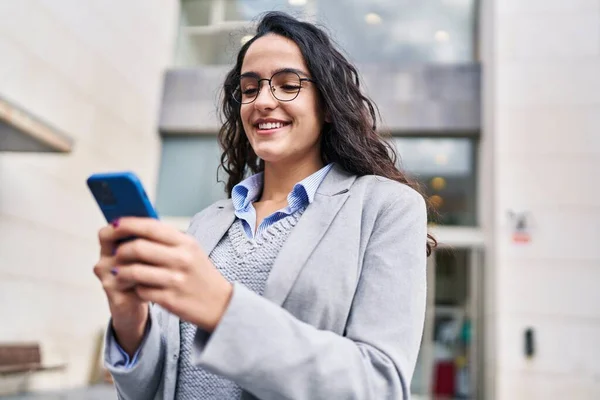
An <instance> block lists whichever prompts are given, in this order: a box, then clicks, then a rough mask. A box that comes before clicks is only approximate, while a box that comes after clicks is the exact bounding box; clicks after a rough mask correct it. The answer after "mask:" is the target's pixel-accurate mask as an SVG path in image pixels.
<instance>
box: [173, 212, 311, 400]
mask: <svg viewBox="0 0 600 400" xmlns="http://www.w3.org/2000/svg"><path fill="white" fill-rule="evenodd" d="M304 210H305V208H301V209H300V210H298V211H296V212H295V213H293V214H291V215H289V216H288V217H286V218H283V219H281V220H279V221H277V222H275V223H274V224H273V225H271V226H270V227H268V228H267V229H266V230H265V231H263V232H262V233H261V234H260V235H259V236H258V237H256V238H255V239H254V240H252V239H249V238H248V237H247V236H246V233H245V232H244V227H243V225H242V221H241V220H239V219H237V220H236V221H235V222H234V223H233V224H232V225H231V227H230V228H229V231H228V232H227V234H225V236H223V238H222V239H221V241H220V242H219V244H217V246H216V247H215V249H214V250H213V251H212V253H211V254H210V259H211V260H212V262H213V263H214V264H215V266H216V267H217V269H218V270H219V271H220V272H221V274H223V276H224V277H225V278H226V279H227V280H229V281H230V282H239V283H242V284H243V285H245V286H246V287H248V288H249V289H251V290H253V291H254V292H256V293H258V294H260V295H262V294H263V291H264V289H265V283H266V282H267V278H268V277H269V273H270V272H271V267H272V266H273V263H274V261H275V258H276V257H277V254H279V250H280V249H281V247H282V246H283V244H284V242H285V241H286V239H287V237H288V236H289V234H290V231H291V230H292V228H293V227H294V226H295V225H296V223H297V222H298V219H299V218H300V216H301V215H302V213H303V212H304ZM179 326H180V331H181V350H180V357H179V368H178V376H177V392H176V395H175V398H176V399H177V400H229V399H239V398H240V396H241V393H242V389H241V388H240V387H238V386H237V385H236V384H235V383H234V382H232V381H230V380H227V379H225V378H223V377H220V376H218V375H215V374H212V373H210V372H207V371H205V370H203V369H202V368H200V367H196V366H194V365H193V364H192V353H191V350H192V344H193V341H194V337H195V334H196V329H197V327H196V326H194V325H192V324H190V323H187V322H184V321H181V322H180V325H179Z"/></svg>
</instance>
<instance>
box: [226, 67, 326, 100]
mask: <svg viewBox="0 0 600 400" xmlns="http://www.w3.org/2000/svg"><path fill="white" fill-rule="evenodd" d="M262 81H267V82H269V89H270V90H271V94H272V95H273V97H275V98H276V99H277V100H279V101H292V100H294V99H295V98H296V97H298V94H299V93H300V89H302V82H304V81H308V82H315V81H313V80H312V79H309V78H301V77H300V75H298V73H296V72H293V71H280V72H277V73H275V74H274V75H273V76H272V77H271V79H266V78H263V79H259V78H258V77H256V76H252V75H244V76H242V77H240V81H239V84H238V86H237V88H236V89H235V90H234V92H233V98H234V100H235V101H237V102H238V103H241V104H250V103H252V102H253V101H254V100H256V98H257V97H258V95H259V93H260V89H261V86H262V84H261V82H262Z"/></svg>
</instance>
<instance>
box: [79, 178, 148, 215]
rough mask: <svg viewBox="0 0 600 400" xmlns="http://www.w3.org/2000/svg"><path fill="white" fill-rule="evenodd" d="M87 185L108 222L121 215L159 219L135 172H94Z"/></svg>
mask: <svg viewBox="0 0 600 400" xmlns="http://www.w3.org/2000/svg"><path fill="white" fill-rule="evenodd" d="M87 185H88V187H89V189H90V191H91V192H92V195H93V196H94V198H95V199H96V203H98V206H99V207H100V210H101V211H102V214H104V218H106V222H109V223H110V222H112V221H114V220H115V219H117V218H121V217H149V218H155V219H158V214H157V213H156V210H155V209H154V207H153V206H152V203H151V202H150V200H149V199H148V195H147V194H146V191H145V190H144V186H143V185H142V182H141V181H140V179H139V178H138V177H137V176H136V175H135V174H134V173H133V172H128V171H125V172H110V173H103V174H93V175H91V176H90V177H89V178H88V179H87Z"/></svg>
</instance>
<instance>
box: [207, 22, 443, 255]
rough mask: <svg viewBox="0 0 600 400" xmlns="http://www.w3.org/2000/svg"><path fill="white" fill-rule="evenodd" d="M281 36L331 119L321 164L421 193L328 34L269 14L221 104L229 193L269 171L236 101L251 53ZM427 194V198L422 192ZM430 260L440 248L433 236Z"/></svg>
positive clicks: (228, 79) (230, 79)
mask: <svg viewBox="0 0 600 400" xmlns="http://www.w3.org/2000/svg"><path fill="white" fill-rule="evenodd" d="M267 34H276V35H280V36H283V37H285V38H288V39H291V40H292V41H294V42H295V43H296V45H298V47H299V48H300V51H301V53H302V56H303V57H304V60H305V61H306V64H307V66H308V70H309V72H310V74H311V77H312V79H314V80H315V81H316V82H317V85H316V87H317V88H318V92H319V95H320V98H321V104H322V105H323V106H324V108H325V111H326V113H327V115H328V116H329V118H328V119H330V120H331V122H325V123H324V126H323V129H322V132H321V158H322V161H323V163H324V164H329V163H332V162H335V163H337V164H339V165H340V167H342V168H343V169H344V170H346V171H348V172H350V173H352V174H355V175H357V176H363V175H379V176H383V177H386V178H389V179H392V180H395V181H398V182H401V183H403V184H406V185H408V186H410V187H412V188H413V189H415V190H417V191H419V192H421V191H420V190H419V186H418V184H417V183H416V182H415V181H412V180H411V179H409V178H408V177H407V176H406V174H404V173H403V172H402V171H400V170H399V169H398V168H397V167H396V158H397V157H396V152H395V150H394V148H393V146H391V145H390V144H389V143H388V142H387V141H385V140H383V138H382V136H380V134H379V133H378V132H377V116H379V110H378V109H377V106H376V105H375V104H374V103H373V102H372V101H371V100H370V99H369V98H368V97H367V96H365V95H364V94H363V93H362V92H361V89H360V80H359V74H358V71H357V69H356V68H355V67H354V66H353V65H352V64H351V63H350V62H349V61H348V60H347V59H346V57H344V55H343V54H342V53H341V52H340V51H338V50H337V49H336V47H335V45H334V44H333V43H332V41H331V39H330V38H329V36H328V35H327V33H326V32H325V31H324V30H322V29H320V28H319V27H317V26H315V25H313V24H311V23H308V22H303V21H300V20H298V19H296V18H294V17H292V16H290V15H288V14H285V13H282V12H269V13H266V14H265V15H264V16H263V17H262V19H261V20H260V22H259V23H258V26H257V28H256V34H255V36H254V37H253V38H252V39H251V40H249V41H248V42H246V43H245V44H244V45H243V46H242V48H241V49H240V51H239V53H238V56H237V60H236V64H235V66H234V67H233V69H232V70H231V71H229V73H228V74H227V77H226V78H225V83H224V85H223V92H222V95H223V99H222V104H221V111H222V119H223V120H222V122H223V126H222V127H221V129H220V131H219V143H220V145H221V147H222V148H223V150H224V152H223V154H222V155H221V168H223V170H224V171H225V172H226V173H227V174H228V176H229V177H228V181H227V184H226V187H225V191H226V192H227V195H228V196H231V191H232V189H233V187H234V186H235V185H237V184H238V183H240V182H241V181H242V180H243V179H244V177H245V176H246V174H247V173H253V174H255V173H258V172H261V171H263V169H264V163H263V162H262V161H261V160H260V159H259V158H258V156H257V155H256V153H255V152H254V150H253V149H252V146H251V145H250V142H249V141H248V138H247V137H246V133H245V132H244V128H243V126H242V120H241V118H240V104H239V103H238V102H237V101H236V100H235V99H234V98H233V94H234V91H235V90H236V89H237V86H238V82H239V76H240V74H241V68H242V63H243V61H244V57H245V55H246V52H247V51H248V48H249V47H250V46H251V45H252V43H254V41H256V40H257V39H258V38H260V37H262V36H265V35H267ZM421 193H422V192H421ZM427 237H428V241H427V255H430V254H431V251H432V249H433V248H434V247H435V246H436V245H437V242H436V240H435V239H434V238H433V236H431V235H430V234H428V235H427Z"/></svg>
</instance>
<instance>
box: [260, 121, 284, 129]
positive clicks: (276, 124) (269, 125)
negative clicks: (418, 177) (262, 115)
mask: <svg viewBox="0 0 600 400" xmlns="http://www.w3.org/2000/svg"><path fill="white" fill-rule="evenodd" d="M282 126H283V124H282V123H281V122H263V123H261V124H258V129H276V128H281V127H282Z"/></svg>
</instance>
